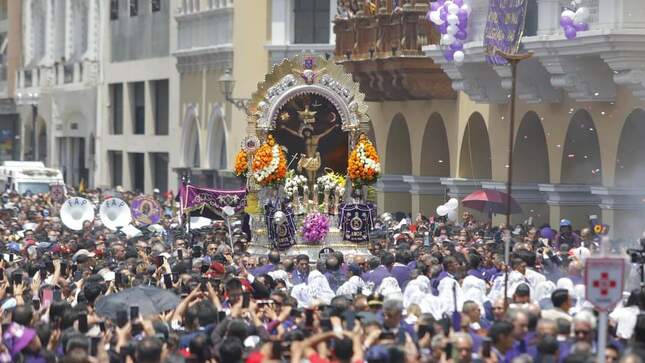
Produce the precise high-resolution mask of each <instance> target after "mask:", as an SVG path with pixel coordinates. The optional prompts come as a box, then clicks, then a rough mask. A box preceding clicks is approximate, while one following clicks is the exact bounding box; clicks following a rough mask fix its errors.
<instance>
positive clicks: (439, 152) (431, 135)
mask: <svg viewBox="0 0 645 363" xmlns="http://www.w3.org/2000/svg"><path fill="white" fill-rule="evenodd" d="M421 175H423V176H440V177H448V176H450V149H449V147H448V136H447V134H446V127H445V126H444V123H443V119H442V118H441V115H439V114H438V113H433V114H432V115H431V116H430V119H429V120H428V123H427V124H426V128H425V131H424V132H423V145H422V146H421Z"/></svg>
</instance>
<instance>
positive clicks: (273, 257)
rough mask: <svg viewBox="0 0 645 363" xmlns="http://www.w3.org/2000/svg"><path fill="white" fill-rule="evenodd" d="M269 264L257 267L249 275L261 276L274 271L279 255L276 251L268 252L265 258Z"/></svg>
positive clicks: (278, 262) (278, 261)
mask: <svg viewBox="0 0 645 363" xmlns="http://www.w3.org/2000/svg"><path fill="white" fill-rule="evenodd" d="M267 258H268V260H269V263H267V264H266V265H263V266H258V267H256V268H254V269H253V270H251V274H252V275H253V276H256V277H257V276H262V275H266V274H268V273H269V272H271V271H273V270H275V269H276V268H277V267H278V265H279V264H280V253H278V251H271V252H269V255H268V256H267Z"/></svg>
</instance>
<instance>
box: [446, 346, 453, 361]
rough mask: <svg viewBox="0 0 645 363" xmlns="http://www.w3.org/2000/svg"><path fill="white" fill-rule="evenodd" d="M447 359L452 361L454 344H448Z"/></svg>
mask: <svg viewBox="0 0 645 363" xmlns="http://www.w3.org/2000/svg"><path fill="white" fill-rule="evenodd" d="M445 352H446V359H448V360H450V359H452V343H446V349H445Z"/></svg>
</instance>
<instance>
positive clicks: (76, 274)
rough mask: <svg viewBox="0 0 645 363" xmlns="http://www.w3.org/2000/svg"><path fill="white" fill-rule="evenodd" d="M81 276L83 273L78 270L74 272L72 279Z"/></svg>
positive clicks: (80, 277)
mask: <svg viewBox="0 0 645 363" xmlns="http://www.w3.org/2000/svg"><path fill="white" fill-rule="evenodd" d="M82 278H83V273H82V272H81V271H80V270H76V271H75V272H74V281H80V280H81V279H82Z"/></svg>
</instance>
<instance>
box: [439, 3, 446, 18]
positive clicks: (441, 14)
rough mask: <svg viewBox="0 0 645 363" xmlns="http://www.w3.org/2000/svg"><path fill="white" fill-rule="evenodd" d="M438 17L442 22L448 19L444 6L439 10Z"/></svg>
mask: <svg viewBox="0 0 645 363" xmlns="http://www.w3.org/2000/svg"><path fill="white" fill-rule="evenodd" d="M439 17H440V18H441V20H443V21H446V20H447V19H448V9H447V8H446V7H445V6H443V7H442V8H441V10H439Z"/></svg>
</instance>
